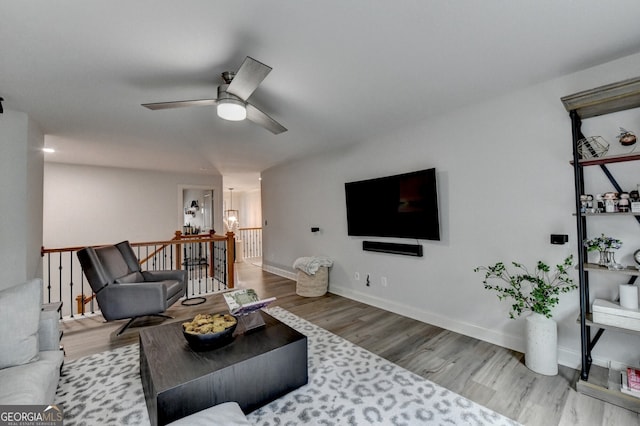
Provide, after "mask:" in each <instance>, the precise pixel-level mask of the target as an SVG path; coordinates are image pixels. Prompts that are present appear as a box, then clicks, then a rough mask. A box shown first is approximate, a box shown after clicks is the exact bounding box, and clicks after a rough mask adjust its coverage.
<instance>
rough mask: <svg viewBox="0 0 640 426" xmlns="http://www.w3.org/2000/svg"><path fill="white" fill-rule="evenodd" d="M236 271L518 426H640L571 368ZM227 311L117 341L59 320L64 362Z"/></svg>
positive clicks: (189, 313)
mask: <svg viewBox="0 0 640 426" xmlns="http://www.w3.org/2000/svg"><path fill="white" fill-rule="evenodd" d="M237 266H238V267H237V274H238V279H237V285H236V287H237V288H254V289H256V291H257V292H258V294H259V295H260V296H261V297H269V296H275V297H277V300H276V302H275V303H274V305H276V306H280V307H282V308H284V309H287V310H288V311H290V312H292V313H294V314H296V315H298V316H300V317H302V318H305V319H306V320H308V321H310V322H312V323H314V324H316V325H318V326H320V327H322V328H324V329H326V330H329V331H331V332H333V333H335V334H337V335H339V336H342V337H343V338H345V339H347V340H350V341H351V342H353V343H355V344H357V345H359V346H362V347H363V348H366V349H367V350H369V351H371V352H373V353H376V354H378V355H380V356H381V357H383V358H386V359H388V360H389V361H391V362H394V363H396V364H398V365H400V366H402V367H404V368H406V369H408V370H410V371H413V372H414V373H416V374H419V375H420V376H422V377H425V378H427V379H429V380H431V381H433V382H436V383H438V384H440V385H442V386H444V387H446V388H448V389H450V390H452V391H454V392H457V393H459V394H460V395H463V396H465V397H467V398H469V399H471V400H473V401H476V402H478V403H480V404H482V405H484V406H486V407H489V408H491V409H493V410H495V411H497V412H499V413H501V414H503V415H505V416H508V417H510V418H512V419H514V420H517V421H518V422H520V423H522V424H525V425H531V426H537V425H540V426H551V425H580V426H583V425H585V426H591V425H593V426H598V425H607V426H614V425H615V426H622V425H634V426H637V425H640V415H638V414H636V413H633V412H631V411H628V410H625V409H622V408H619V407H616V406H614V405H611V404H606V403H604V402H601V401H599V400H596V399H593V398H590V397H588V396H585V395H582V394H578V393H577V392H576V391H575V390H574V385H575V382H576V380H577V378H578V375H579V372H578V371H576V370H573V369H570V368H566V367H562V366H560V372H559V374H558V375H557V376H555V377H548V376H542V375H539V374H536V373H533V372H532V371H530V370H529V369H527V368H526V367H525V366H524V363H523V355H522V354H521V353H518V352H514V351H511V350H508V349H504V348H501V347H499V346H495V345H492V344H489V343H486V342H482V341H480V340H476V339H473V338H470V337H467V336H463V335H460V334H456V333H453V332H450V331H447V330H444V329H441V328H438V327H435V326H432V325H429V324H425V323H422V322H419V321H416V320H413V319H410V318H406V317H403V316H400V315H397V314H394V313H390V312H387V311H384V310H382V309H378V308H375V307H372V306H368V305H365V304H362V303H359V302H355V301H353V300H350V299H347V298H344V297H340V296H336V295H333V294H327V295H325V296H322V297H318V298H303V297H300V296H298V295H296V293H295V282H294V281H291V280H288V279H286V278H282V277H279V276H277V275H273V274H270V273H268V272H264V271H262V269H261V268H259V267H257V266H254V265H251V264H250V263H247V262H244V263H239V264H237ZM226 310H227V306H226V304H225V302H224V300H223V298H222V296H221V295H213V296H208V297H207V301H206V303H204V304H202V305H198V306H192V307H185V306H182V305H181V304H180V303H178V304H176V305H174V306H173V307H171V308H170V309H169V311H168V312H167V313H168V314H169V315H171V316H173V317H174V319H173V320H164V321H163V320H161V319H159V318H158V319H150V320H147V321H140V322H136V323H135V325H134V327H132V328H131V329H130V330H128V331H126V332H125V333H124V334H123V335H122V336H120V337H116V336H115V331H116V330H117V329H118V328H119V327H120V326H121V325H122V324H123V321H116V322H114V323H105V322H104V321H103V319H102V317H100V316H94V317H89V318H84V319H82V320H72V321H65V322H63V324H62V328H63V330H64V336H63V339H62V343H63V345H64V348H65V352H66V359H67V360H72V359H76V358H80V357H83V356H86V355H90V354H93V353H98V352H102V351H105V350H109V349H113V348H115V347H119V346H124V345H128V344H131V343H134V342H137V341H138V330H139V329H140V327H143V326H147V325H155V324H161V323H166V322H167V321H182V320H185V319H188V318H191V317H193V316H194V315H195V314H197V313H212V312H223V311H226Z"/></svg>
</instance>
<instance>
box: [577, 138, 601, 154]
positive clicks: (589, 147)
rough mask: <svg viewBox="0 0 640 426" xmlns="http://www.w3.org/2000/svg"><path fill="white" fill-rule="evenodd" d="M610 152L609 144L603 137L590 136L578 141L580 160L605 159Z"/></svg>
mask: <svg viewBox="0 0 640 426" xmlns="http://www.w3.org/2000/svg"><path fill="white" fill-rule="evenodd" d="M607 152H609V142H607V141H606V140H604V138H603V137H602V136H589V137H586V138H583V139H580V140H579V141H578V154H580V158H582V159H586V158H599V157H604V156H605V155H607Z"/></svg>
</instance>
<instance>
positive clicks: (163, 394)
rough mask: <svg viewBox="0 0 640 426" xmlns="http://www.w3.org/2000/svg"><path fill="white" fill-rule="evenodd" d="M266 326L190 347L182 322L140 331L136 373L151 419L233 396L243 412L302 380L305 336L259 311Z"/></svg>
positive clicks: (166, 419)
mask: <svg viewBox="0 0 640 426" xmlns="http://www.w3.org/2000/svg"><path fill="white" fill-rule="evenodd" d="M260 315H262V317H263V319H264V321H265V326H264V327H262V328H259V329H256V330H251V331H250V332H249V333H246V334H240V335H237V336H235V337H234V339H233V341H232V342H231V343H229V344H228V345H226V346H223V347H220V348H217V349H212V350H208V351H194V350H192V349H191V347H190V346H189V345H188V344H187V341H186V340H185V338H184V336H183V335H182V322H179V323H172V324H166V325H160V326H157V327H149V328H145V329H143V330H141V331H140V376H141V378H142V387H143V389H144V396H145V400H146V402H147V409H148V410H149V419H150V420H151V425H152V426H155V425H165V424H167V423H170V422H172V421H174V420H177V419H180V418H182V417H185V416H188V415H189V414H193V413H195V412H198V411H200V410H203V409H205V408H208V407H211V406H213V405H217V404H220V403H223V402H227V401H236V402H238V404H239V405H240V407H241V408H242V411H244V413H245V414H247V413H249V412H251V411H253V410H255V409H256V408H259V407H262V406H263V405H265V404H267V403H269V402H271V401H273V400H275V399H278V398H279V397H281V396H282V395H284V394H286V393H288V392H290V391H292V390H294V389H297V388H299V387H300V386H302V385H305V384H306V383H307V380H308V376H307V337H306V336H304V335H303V334H301V333H299V332H297V331H296V330H294V329H293V328H291V327H289V326H288V325H286V324H283V323H282V322H280V321H278V320H277V319H275V318H273V317H272V316H270V315H268V314H266V313H264V312H261V311H260Z"/></svg>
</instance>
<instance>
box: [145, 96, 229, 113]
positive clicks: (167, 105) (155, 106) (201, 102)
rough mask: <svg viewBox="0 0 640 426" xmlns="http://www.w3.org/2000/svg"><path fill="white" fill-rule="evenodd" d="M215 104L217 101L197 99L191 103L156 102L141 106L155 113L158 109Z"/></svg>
mask: <svg viewBox="0 0 640 426" xmlns="http://www.w3.org/2000/svg"><path fill="white" fill-rule="evenodd" d="M217 103H218V100H217V99H198V100H193V101H174V102H156V103H153V104H142V106H143V107H145V108H149V109H151V110H154V111H155V110H158V109H169V108H182V107H190V106H211V105H215V104H217Z"/></svg>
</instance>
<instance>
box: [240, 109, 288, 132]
mask: <svg viewBox="0 0 640 426" xmlns="http://www.w3.org/2000/svg"><path fill="white" fill-rule="evenodd" d="M246 108H247V118H248V119H249V120H251V121H253V122H254V123H256V124H259V125H261V126H262V127H264V128H265V129H267V130H268V131H270V132H271V133H273V134H274V135H277V134H279V133H282V132H286V131H287V128H286V127H284V126H283V125H282V124H280V123H278V122H277V121H276V120H274V119H273V118H271V117H269V116H268V115H267V114H265V113H264V112H262V111H260V110H259V109H258V108H256V107H255V106H253V105H251V104H247V105H246Z"/></svg>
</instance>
